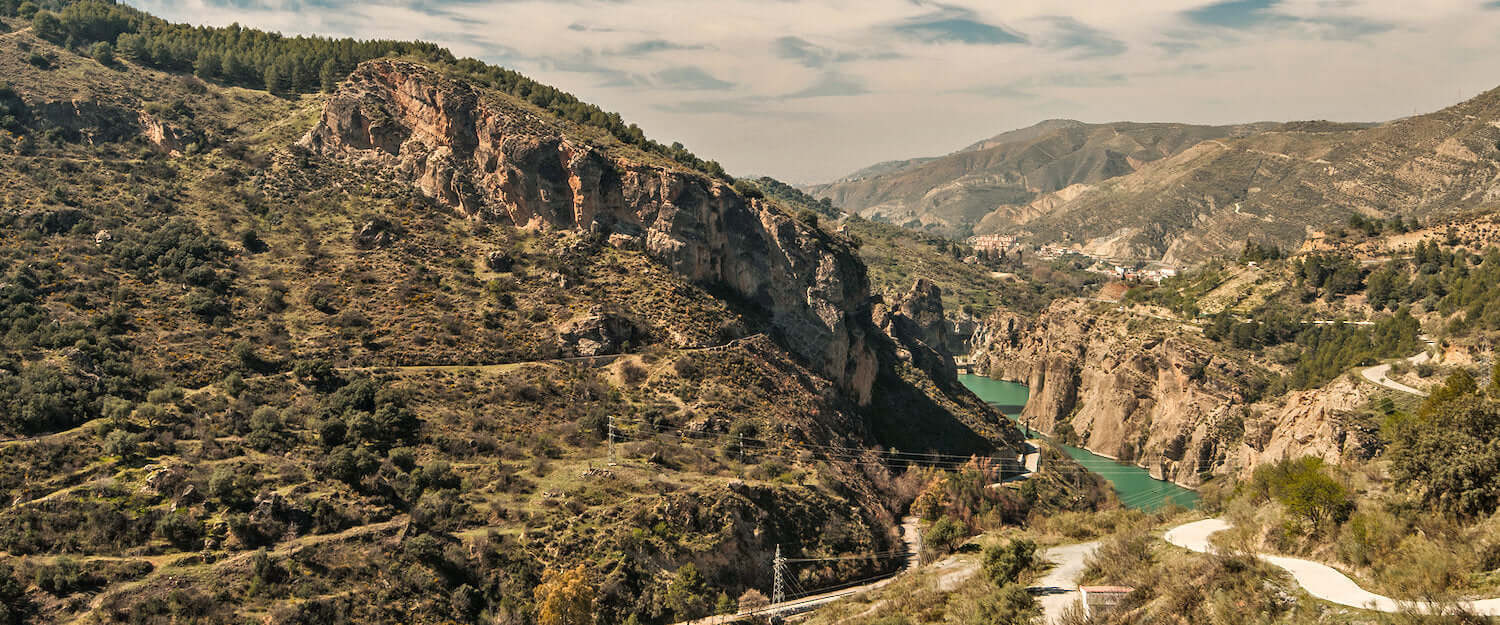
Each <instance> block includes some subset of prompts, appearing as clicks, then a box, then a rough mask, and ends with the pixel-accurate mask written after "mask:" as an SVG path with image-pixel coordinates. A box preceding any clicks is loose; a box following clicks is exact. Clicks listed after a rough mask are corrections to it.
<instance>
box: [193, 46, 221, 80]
mask: <svg viewBox="0 0 1500 625" xmlns="http://www.w3.org/2000/svg"><path fill="white" fill-rule="evenodd" d="M222 69H223V64H222V62H221V59H220V58H219V55H218V53H216V52H214V51H212V50H201V51H199V52H198V60H197V61H195V62H193V74H194V75H196V76H197V77H199V78H202V79H204V80H213V79H214V78H218V77H219V72H220V71H222Z"/></svg>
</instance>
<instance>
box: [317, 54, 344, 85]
mask: <svg viewBox="0 0 1500 625" xmlns="http://www.w3.org/2000/svg"><path fill="white" fill-rule="evenodd" d="M339 77H340V76H339V64H338V61H336V60H334V59H328V60H326V61H323V66H322V67H320V68H318V82H319V84H320V85H321V86H322V88H323V93H333V90H334V89H335V88H337V87H338V86H339Z"/></svg>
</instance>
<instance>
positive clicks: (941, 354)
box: [875, 278, 958, 383]
mask: <svg viewBox="0 0 1500 625" xmlns="http://www.w3.org/2000/svg"><path fill="white" fill-rule="evenodd" d="M875 324H876V325H877V326H879V327H880V329H881V330H883V331H885V333H886V335H887V336H889V337H891V340H893V341H894V342H895V344H896V346H897V352H896V353H897V356H898V357H899V358H902V359H903V360H908V361H910V362H911V363H912V364H913V365H914V366H916V367H917V368H918V369H921V370H923V371H926V372H927V373H928V375H931V376H932V378H933V379H934V380H938V381H940V382H943V383H952V382H956V381H957V380H958V377H957V376H958V370H957V369H956V368H955V367H954V364H953V353H952V352H950V351H948V345H949V344H950V343H951V342H952V340H951V338H950V336H949V323H948V320H947V319H946V318H945V317H944V316H943V290H942V289H941V288H938V286H937V285H936V284H933V283H931V282H928V281H927V280H926V279H925V278H918V279H917V280H916V282H914V283H913V284H912V285H911V290H910V291H907V292H906V294H905V295H903V296H901V297H900V298H898V299H897V300H896V301H894V302H891V304H890V305H889V306H886V305H879V306H877V307H876V309H875Z"/></svg>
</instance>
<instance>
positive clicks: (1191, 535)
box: [1162, 519, 1500, 616]
mask: <svg viewBox="0 0 1500 625" xmlns="http://www.w3.org/2000/svg"><path fill="white" fill-rule="evenodd" d="M1230 527H1231V525H1230V524H1229V522H1227V521H1225V520H1224V519H1204V520H1202V521H1194V522H1192V523H1187V524H1184V525H1179V526H1177V527H1174V528H1172V529H1171V530H1168V531H1167V534H1166V535H1165V536H1163V537H1162V538H1163V539H1164V540H1166V541H1167V542H1168V543H1171V544H1173V545H1177V546H1178V547H1182V548H1183V549H1187V550H1189V551H1196V552H1198V553H1213V552H1215V551H1216V548H1215V547H1214V546H1213V544H1212V543H1210V542H1209V537H1210V536H1213V535H1214V534H1216V533H1218V532H1221V531H1223V530H1227V529H1229V528H1230ZM1255 555H1256V557H1258V558H1260V559H1261V560H1264V561H1266V562H1269V563H1271V564H1274V565H1276V566H1279V567H1281V568H1283V569H1286V571H1287V572H1288V573H1291V574H1292V578H1293V579H1295V580H1297V583H1298V584H1299V585H1301V586H1302V588H1303V589H1304V590H1306V591H1307V594H1310V595H1312V596H1314V597H1317V598H1319V599H1322V600H1324V601H1328V602H1330V603H1337V604H1339V605H1343V606H1349V607H1351V608H1363V609H1366V610H1375V611H1377V612H1401V611H1404V610H1407V609H1413V610H1416V611H1418V612H1422V613H1427V614H1434V613H1440V612H1442V611H1443V608H1444V607H1445V606H1440V605H1436V604H1432V603H1429V602H1426V601H1398V600H1396V599H1392V598H1390V597H1386V596H1383V595H1377V594H1375V593H1373V592H1370V591H1368V590H1365V589H1363V588H1360V587H1359V584H1356V583H1354V580H1352V579H1349V577H1348V576H1346V575H1344V574H1343V573H1340V572H1339V571H1338V569H1335V568H1333V567H1331V566H1328V565H1326V564H1323V563H1321V562H1313V561H1312V560H1304V559H1302V558H1291V557H1287V556H1277V555H1270V554H1264V553H1258V554H1255ZM1456 605H1457V606H1458V607H1460V608H1463V609H1465V610H1468V611H1470V612H1473V613H1475V614H1482V615H1485V616H1500V598H1494V599H1478V600H1474V601H1459V602H1457V603H1456Z"/></svg>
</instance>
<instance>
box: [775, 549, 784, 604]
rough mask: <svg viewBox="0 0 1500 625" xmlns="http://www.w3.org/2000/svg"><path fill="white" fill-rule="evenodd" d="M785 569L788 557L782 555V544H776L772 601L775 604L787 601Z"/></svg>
mask: <svg viewBox="0 0 1500 625" xmlns="http://www.w3.org/2000/svg"><path fill="white" fill-rule="evenodd" d="M785 570H786V558H783V557H781V545H776V559H774V560H772V561H771V603H772V604H773V605H774V604H777V603H781V602H783V601H786V586H785V583H786V582H785V580H784V579H783V578H782V576H783V575H784V571H785Z"/></svg>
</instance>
